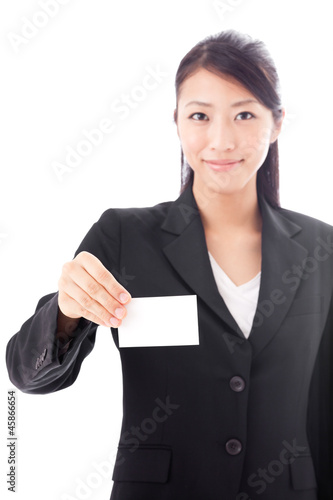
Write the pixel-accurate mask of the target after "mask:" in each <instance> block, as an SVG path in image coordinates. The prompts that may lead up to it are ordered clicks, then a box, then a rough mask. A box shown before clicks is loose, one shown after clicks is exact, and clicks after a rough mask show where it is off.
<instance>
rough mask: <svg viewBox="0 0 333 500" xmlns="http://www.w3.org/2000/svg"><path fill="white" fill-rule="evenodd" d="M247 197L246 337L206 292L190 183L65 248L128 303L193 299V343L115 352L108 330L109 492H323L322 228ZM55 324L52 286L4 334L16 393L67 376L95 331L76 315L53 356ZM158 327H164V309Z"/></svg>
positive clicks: (192, 499)
mask: <svg viewBox="0 0 333 500" xmlns="http://www.w3.org/2000/svg"><path fill="white" fill-rule="evenodd" d="M259 204H260V210H261V213H262V217H263V233H262V274H261V284H260V293H259V299H258V307H257V312H256V315H255V318H254V322H253V327H252V330H251V333H250V336H249V338H248V339H246V338H245V337H244V335H243V334H242V332H241V331H240V330H239V328H238V326H237V324H236V322H235V320H234V318H233V317H232V316H231V314H230V312H229V311H228V309H227V307H226V305H225V303H224V301H223V299H222V298H221V296H220V294H219V292H218V289H217V286H216V284H215V281H214V277H213V274H212V269H211V266H210V262H209V257H208V253H207V247H206V242H205V237H204V231H203V227H202V223H201V218H200V215H199V212H198V209H197V206H196V203H195V199H194V197H193V194H192V189H191V188H188V189H187V190H186V191H185V192H184V193H183V194H182V195H181V196H180V197H179V198H178V200H176V201H175V202H166V203H162V204H159V205H157V206H155V207H150V208H132V209H110V210H108V211H106V212H105V213H104V214H103V215H102V217H101V218H100V220H99V221H98V222H97V223H96V224H94V225H93V227H92V228H91V230H90V231H89V232H88V234H87V235H86V237H85V238H84V240H83V242H82V243H81V245H80V247H79V249H78V250H77V253H78V252H79V251H81V250H86V251H88V252H91V253H93V254H95V255H96V256H97V257H98V258H99V259H100V260H101V261H102V262H103V264H104V265H105V266H106V267H107V268H108V269H109V270H110V271H111V272H112V273H113V274H114V275H115V277H116V278H117V279H118V280H119V281H120V282H121V283H122V284H123V285H124V286H125V288H127V289H128V291H129V292H130V293H131V295H132V297H145V296H146V297H149V296H164V295H184V294H196V295H197V300H198V321H199V339H200V344H199V345H191V346H178V347H176V346H171V347H170V346H169V347H138V348H119V345H118V331H117V330H116V329H112V335H113V338H114V341H115V344H116V346H117V347H118V348H119V353H120V356H121V361H122V370H123V388H124V400H123V410H124V413H123V424H122V429H121V437H120V443H119V452H118V457H117V461H116V465H115V468H114V475H113V479H114V481H115V483H114V486H113V490H112V495H111V498H112V500H224V499H226V500H229V499H230V500H236V499H237V500H245V499H249V498H251V499H252V500H253V499H257V498H258V499H261V500H315V499H317V500H318V499H320V500H333V479H332V478H333V467H332V464H333V460H332V447H333V439H332V419H333V411H332V399H333V385H332V378H333V376H332V373H333V306H332V288H333V227H332V226H331V225H328V224H325V223H323V222H321V221H318V220H316V219H313V218H310V217H307V216H305V215H302V214H299V213H296V212H292V211H289V210H285V209H273V208H272V207H271V206H270V205H268V203H267V202H266V201H264V199H262V198H261V197H259ZM56 320H57V294H52V295H49V296H46V297H44V298H43V299H41V301H40V302H39V304H38V307H37V311H36V313H35V315H34V316H33V317H32V318H30V319H29V320H28V321H27V322H26V323H25V324H24V325H23V326H22V329H21V331H20V332H19V333H17V334H16V335H15V336H14V337H13V338H12V339H11V340H10V341H9V344H8V347H7V364H8V370H9V375H10V378H11V380H12V382H13V383H14V384H15V385H16V386H17V387H19V388H20V389H21V390H23V391H25V392H30V393H47V392H52V391H56V390H59V389H63V388H65V387H67V386H68V385H70V384H72V383H73V382H74V381H75V379H76V377H77V375H78V372H79V370H80V366H81V362H82V360H83V359H84V357H85V356H87V355H88V354H89V352H90V351H91V350H92V348H93V345H94V339H95V332H96V325H95V324H94V323H90V322H88V321H86V320H81V323H80V325H79V328H78V331H77V335H76V337H75V340H73V341H72V342H71V343H70V347H69V350H68V352H67V353H66V354H64V355H63V356H62V357H59V356H58V354H59V353H58V347H57V346H56V344H55V342H54V340H53V339H54V331H55V327H56ZM125 321H126V319H125ZM161 321H163V322H168V323H169V325H170V329H172V328H173V321H174V319H173V318H172V313H171V312H170V311H166V312H165V317H163V318H161ZM156 335H158V331H156Z"/></svg>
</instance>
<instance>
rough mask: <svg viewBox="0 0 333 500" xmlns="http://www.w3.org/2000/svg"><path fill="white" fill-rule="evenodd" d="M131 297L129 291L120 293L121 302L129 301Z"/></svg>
mask: <svg viewBox="0 0 333 500" xmlns="http://www.w3.org/2000/svg"><path fill="white" fill-rule="evenodd" d="M129 298H130V297H129V295H127V293H121V294H120V295H119V299H120V302H127V301H128V299H129Z"/></svg>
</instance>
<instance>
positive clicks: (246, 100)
mask: <svg viewBox="0 0 333 500" xmlns="http://www.w3.org/2000/svg"><path fill="white" fill-rule="evenodd" d="M251 103H254V104H260V103H259V101H256V100H255V99H243V100H242V101H237V102H234V103H232V104H231V107H232V108H236V107H238V106H244V105H245V104H251ZM191 104H196V105H199V106H207V107H209V108H212V107H213V104H211V103H209V102H203V101H190V102H188V103H187V104H186V105H185V108H186V107H187V106H190V105H191Z"/></svg>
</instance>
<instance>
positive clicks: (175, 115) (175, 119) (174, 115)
mask: <svg viewBox="0 0 333 500" xmlns="http://www.w3.org/2000/svg"><path fill="white" fill-rule="evenodd" d="M177 118H178V117H177V108H176V109H175V110H174V112H173V120H174V122H175V124H176V126H177V135H178V137H179V130H178V123H177Z"/></svg>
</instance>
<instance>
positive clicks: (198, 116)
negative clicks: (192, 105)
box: [190, 113, 207, 121]
mask: <svg viewBox="0 0 333 500" xmlns="http://www.w3.org/2000/svg"><path fill="white" fill-rule="evenodd" d="M190 118H193V119H194V120H195V121H202V120H206V119H207V115H205V113H193V115H191V116H190Z"/></svg>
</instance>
